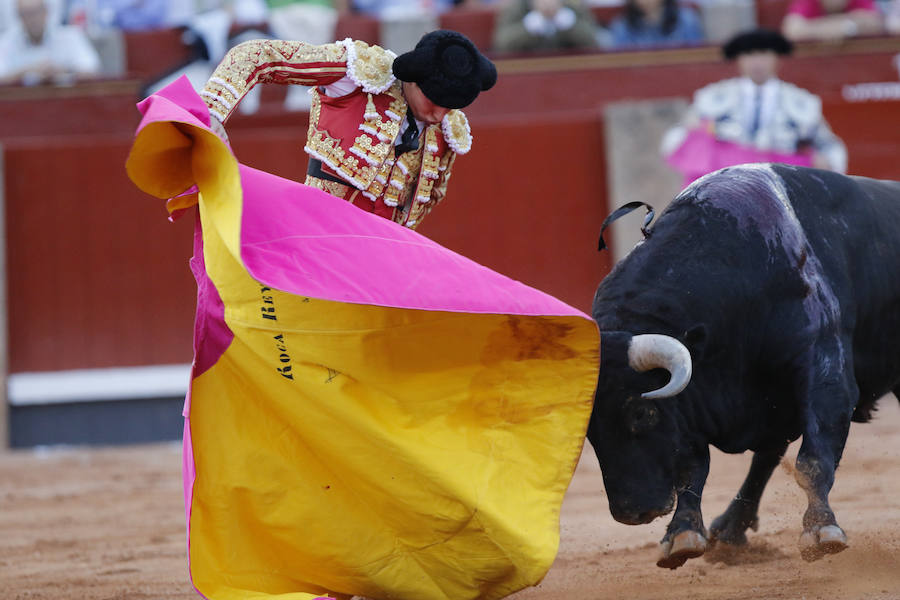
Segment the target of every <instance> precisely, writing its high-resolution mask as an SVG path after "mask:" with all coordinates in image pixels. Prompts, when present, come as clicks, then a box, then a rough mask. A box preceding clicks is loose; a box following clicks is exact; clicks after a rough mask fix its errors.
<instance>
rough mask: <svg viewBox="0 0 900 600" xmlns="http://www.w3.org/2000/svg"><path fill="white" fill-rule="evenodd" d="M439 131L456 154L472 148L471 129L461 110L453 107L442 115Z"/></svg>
mask: <svg viewBox="0 0 900 600" xmlns="http://www.w3.org/2000/svg"><path fill="white" fill-rule="evenodd" d="M441 131H442V132H443V134H444V139H445V140H446V141H447V145H448V146H450V148H451V149H453V151H454V152H456V153H457V154H465V153H466V152H468V151H469V150H471V149H472V130H471V129H470V128H469V119H467V118H466V115H465V113H464V112H463V111H461V110H455V109H454V110H451V111H450V112H448V113H447V114H446V115H444V118H443V120H441Z"/></svg>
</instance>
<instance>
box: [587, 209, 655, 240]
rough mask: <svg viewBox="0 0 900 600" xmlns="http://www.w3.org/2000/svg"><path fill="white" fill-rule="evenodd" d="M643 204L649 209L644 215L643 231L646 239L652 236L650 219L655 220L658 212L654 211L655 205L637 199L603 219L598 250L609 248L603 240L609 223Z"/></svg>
mask: <svg viewBox="0 0 900 600" xmlns="http://www.w3.org/2000/svg"><path fill="white" fill-rule="evenodd" d="M642 206H643V207H645V208H646V209H647V215H646V216H645V217H644V223H643V224H642V225H641V233H643V234H644V239H647V238H649V237H650V230H648V229H647V227H648V226H649V225H650V221H652V220H653V217H654V216H656V213H655V212H654V209H653V207H652V206H650V205H649V204H647V203H646V202H639V201H637V200H635V201H634V202H629V203H628V204H623V205H622V206H620V207H619V208H617V209H616V210H614V211H612V212H611V213H609V216H608V217H606V218H605V219H603V224H602V225H601V226H600V242H599V243H598V244H597V251H598V252H603V250H605V249H606V248H607V246H606V242H605V241H604V240H603V232H604V231H606V228H607V227H609V225H610V224H611V223H612V222H613V221H615V220H616V219H618V218H619V217H624V216H625V215H627V214H628V213H630V212H631V211H633V210H637V209H638V208H640V207H642Z"/></svg>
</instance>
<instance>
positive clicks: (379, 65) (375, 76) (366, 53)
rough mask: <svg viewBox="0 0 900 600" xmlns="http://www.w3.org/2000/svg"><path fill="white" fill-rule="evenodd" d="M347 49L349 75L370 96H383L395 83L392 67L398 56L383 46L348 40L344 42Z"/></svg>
mask: <svg viewBox="0 0 900 600" xmlns="http://www.w3.org/2000/svg"><path fill="white" fill-rule="evenodd" d="M338 43H339V44H342V45H343V46H344V48H346V49H347V75H348V76H349V77H350V79H351V80H353V82H354V83H356V84H357V85H359V86H360V87H361V88H362V89H363V91H364V92H366V93H368V94H381V93H382V92H385V91H386V90H388V89H389V88H390V87H391V86H392V85H393V84H394V81H395V79H396V78H395V77H394V73H393V71H392V70H391V66H392V65H393V64H394V59H395V58H397V55H396V54H394V53H393V52H391V51H390V50H386V49H384V48H382V47H381V46H376V45H369V44H367V43H366V42H362V41H359V40H351V39H350V38H347V39H345V40H343V41H342V42H338Z"/></svg>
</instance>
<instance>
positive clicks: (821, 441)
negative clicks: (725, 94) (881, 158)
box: [588, 164, 900, 569]
mask: <svg viewBox="0 0 900 600" xmlns="http://www.w3.org/2000/svg"><path fill="white" fill-rule="evenodd" d="M645 235H646V239H645V240H643V241H642V242H640V243H638V245H637V246H636V247H635V248H634V249H633V250H632V251H631V252H630V253H629V254H628V255H627V256H626V257H625V258H624V259H623V260H621V261H620V262H619V263H618V264H617V265H616V266H615V267H614V268H613V270H612V271H611V272H610V274H609V275H608V276H607V277H606V278H605V279H604V280H603V281H602V282H601V284H600V286H599V287H598V289H597V292H596V295H595V296H594V300H593V305H592V315H593V318H594V319H595V320H596V322H597V324H598V325H599V328H600V331H601V357H602V363H601V368H600V374H599V380H598V386H597V392H596V396H595V401H594V410H593V414H592V416H591V420H590V425H589V428H588V439H589V441H590V442H591V445H592V446H593V448H594V451H595V453H596V455H597V459H598V461H599V463H600V467H601V471H602V475H603V481H604V484H605V487H606V492H607V496H608V500H609V508H610V511H611V513H612V515H613V517H614V518H615V519H616V520H617V521H620V522H622V523H627V524H641V523H648V522H650V521H651V520H653V519H655V518H656V517H659V516H661V515H664V514H668V513H669V512H671V511H672V508H673V506H674V508H675V512H674V514H673V516H672V518H671V521H670V522H669V524H668V527H667V529H666V533H665V536H664V537H663V539H662V541H661V543H660V550H661V552H660V558H659V560H658V562H657V564H658V565H659V566H661V567H667V568H672V569H674V568H677V567H679V566H681V565H682V564H684V562H685V561H686V560H688V559H689V558H693V557H696V556H700V555H701V554H703V553H704V552H705V551H706V550H707V549H708V547H709V546H710V545H711V544H712V543H715V542H716V541H719V542H724V543H728V544H735V545H739V544H743V543H746V541H747V538H746V531H747V529H748V528H751V527H752V528H754V529H755V528H756V526H757V523H758V509H759V505H760V498H761V497H762V494H763V490H764V488H765V486H766V484H767V482H768V480H769V478H770V476H771V474H772V472H773V471H774V469H775V467H776V466H777V465H778V464H779V462H780V461H781V459H782V457H783V455H784V454H785V451H786V450H787V447H788V445H789V444H790V443H791V442H792V441H794V440H797V439H798V438H801V437H802V442H801V446H800V448H799V451H798V455H797V460H796V470H795V473H796V479H797V481H798V483H799V485H800V486H801V487H802V489H803V490H804V491H805V492H806V495H807V497H808V506H807V509H806V512H805V513H804V515H803V529H802V533H801V536H800V540H799V545H800V552H801V555H802V556H803V558H804V559H806V560H816V559H818V558H821V557H822V556H824V555H826V554H830V553H836V552H840V551H841V550H843V549H845V548H846V547H847V545H848V544H847V536H846V534H845V533H844V531H843V530H842V529H841V527H840V526H839V525H838V523H837V520H836V518H835V515H834V512H833V511H832V509H831V507H830V506H829V503H828V495H829V492H830V490H831V487H832V485H833V483H834V479H835V469H837V467H838V463H839V461H840V459H841V454H842V452H843V449H844V444H845V442H846V439H847V434H848V431H849V428H850V423H851V421H859V422H865V421H868V420H869V419H870V418H871V416H872V412H873V411H874V410H875V407H876V403H877V401H878V399H879V398H881V397H882V396H883V395H885V394H887V393H888V392H891V391H893V392H894V393H895V394H896V393H897V392H900V385H898V384H900V352H898V348H897V341H898V340H900V183H897V182H890V181H879V180H874V179H867V178H863V177H851V176H845V175H840V174H837V173H832V172H827V171H821V170H817V169H810V168H802V167H789V166H785V165H774V164H772V165H741V166H737V167H731V168H727V169H723V170H721V171H717V172H715V173H712V174H709V175H706V176H705V177H703V178H701V179H699V180H697V181H695V182H694V183H693V184H691V185H690V186H688V187H687V188H685V189H684V190H683V191H682V192H681V193H680V194H679V195H678V196H677V197H676V198H675V199H674V200H673V201H672V203H671V204H670V205H669V206H668V207H667V208H666V210H665V211H664V212H663V213H662V214H661V215H660V216H659V218H658V219H657V220H656V221H655V222H654V223H653V224H652V226H650V227H649V228H648V229H647V230H645ZM601 238H602V236H601ZM710 445H713V446H715V447H716V448H719V449H720V450H722V451H724V452H728V453H740V452H744V451H747V450H751V451H752V452H753V458H752V462H751V466H750V469H749V472H748V474H747V476H746V478H745V480H744V482H743V484H742V486H741V488H740V490H739V491H738V493H737V495H736V496H735V498H734V499H733V500H732V501H731V503H730V504H729V505H728V507H727V509H726V510H725V512H724V513H723V514H722V515H720V516H719V517H717V518H716V519H715V520H713V521H712V523H711V525H710V528H709V530H707V529H706V528H705V526H704V522H703V517H702V515H701V512H700V499H701V496H702V492H703V486H704V484H705V482H706V478H707V474H708V471H709V446H710Z"/></svg>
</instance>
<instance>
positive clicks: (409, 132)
mask: <svg viewBox="0 0 900 600" xmlns="http://www.w3.org/2000/svg"><path fill="white" fill-rule="evenodd" d="M406 120H407V121H408V123H409V125H408V126H407V127H406V131H404V132H403V135H402V136H400V143H399V144H397V146H396V147H395V149H394V154H395V156H400V155H401V154H403V153H404V152H409V151H410V150H418V149H419V127H418V126H417V125H416V119H415V118H414V117H413V114H412V111H411V110H409V109H408V108H407V109H406Z"/></svg>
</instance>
